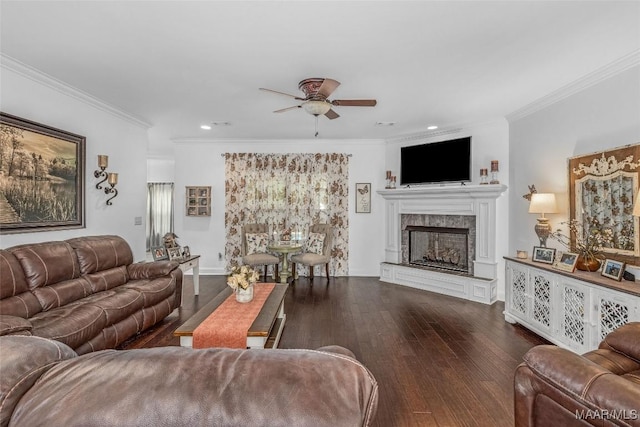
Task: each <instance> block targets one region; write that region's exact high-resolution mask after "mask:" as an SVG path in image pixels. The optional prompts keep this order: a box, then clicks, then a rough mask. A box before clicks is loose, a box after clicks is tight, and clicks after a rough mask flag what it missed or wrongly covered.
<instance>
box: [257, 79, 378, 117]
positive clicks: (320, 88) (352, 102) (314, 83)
mask: <svg viewBox="0 0 640 427" xmlns="http://www.w3.org/2000/svg"><path fill="white" fill-rule="evenodd" d="M338 86H340V82H339V81H336V80H333V79H322V78H310V79H304V80H302V81H301V82H300V83H298V89H300V90H301V91H302V92H303V93H304V94H305V97H304V98H302V97H299V96H295V95H290V94H288V93H284V92H280V91H277V90H273V89H265V88H263V87H261V88H260V90H264V91H266V92H273V93H277V94H280V95H285V96H288V97H291V98H293V99H296V100H298V101H302V102H301V103H300V105H295V106H293V107H288V108H283V109H281V110H276V111H274V113H282V112H285V111H289V110H293V109H296V108H302V109H304V110H305V111H306V112H307V113H309V114H311V115H313V116H316V118H317V117H318V116H320V115H325V116H326V117H327V118H329V119H331V120H333V119H337V118H338V117H340V115H339V114H338V113H336V112H335V111H333V109H332V108H331V107H333V106H336V107H337V106H341V107H374V106H375V105H376V103H377V102H376V100H375V99H334V100H333V101H331V100H329V99H327V98H328V97H329V96H330V95H331V94H332V93H333V91H334V90H336V88H337V87H338Z"/></svg>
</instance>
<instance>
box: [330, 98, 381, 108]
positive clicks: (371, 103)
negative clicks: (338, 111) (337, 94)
mask: <svg viewBox="0 0 640 427" xmlns="http://www.w3.org/2000/svg"><path fill="white" fill-rule="evenodd" d="M377 103H378V102H377V101H376V100H375V99H334V100H333V101H331V104H332V105H340V106H343V107H375V106H376V104H377Z"/></svg>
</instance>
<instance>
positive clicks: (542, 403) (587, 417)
mask: <svg viewBox="0 0 640 427" xmlns="http://www.w3.org/2000/svg"><path fill="white" fill-rule="evenodd" d="M514 381H515V396H514V397H515V425H516V426H540V427H552V426H588V425H597V426H619V425H623V426H640V322H634V323H628V324H626V325H624V326H621V327H620V328H618V329H616V330H615V331H613V332H611V333H610V334H608V335H607V336H606V337H605V339H604V340H603V341H602V343H600V346H599V348H598V349H597V350H594V351H590V352H588V353H585V354H584V355H578V354H575V353H573V352H571V351H569V350H565V349H562V348H559V347H556V346H552V345H542V346H536V347H534V348H532V349H531V350H529V352H528V353H527V354H525V356H524V363H522V364H521V365H520V366H518V368H517V369H516V373H515V379H514Z"/></svg>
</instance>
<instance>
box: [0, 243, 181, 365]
mask: <svg viewBox="0 0 640 427" xmlns="http://www.w3.org/2000/svg"><path fill="white" fill-rule="evenodd" d="M181 295H182V271H181V270H180V269H179V268H178V263H177V262H175V261H162V262H153V263H147V262H142V263H135V264H134V263H133V254H132V252H131V248H130V247H129V244H128V243H127V242H126V241H125V240H124V239H122V238H121V237H118V236H87V237H79V238H74V239H69V240H66V241H56V242H44V243H35V244H28V245H20V246H14V247H11V248H8V249H2V250H0V335H13V334H20V335H36V336H40V337H45V338H51V339H55V340H58V341H60V342H63V343H65V344H67V345H68V346H69V347H71V348H72V349H74V350H75V352H76V353H78V354H84V353H88V352H91V351H96V350H102V349H106V348H115V347H116V346H118V345H119V344H121V343H122V342H124V341H125V340H127V339H128V338H130V337H132V336H134V335H135V334H137V333H139V332H141V331H143V330H145V329H148V328H149V327H151V326H152V325H154V324H156V323H157V322H159V321H161V320H162V319H164V318H165V317H166V316H168V315H169V314H170V313H171V312H172V311H173V310H174V309H175V308H177V307H179V306H180V303H181Z"/></svg>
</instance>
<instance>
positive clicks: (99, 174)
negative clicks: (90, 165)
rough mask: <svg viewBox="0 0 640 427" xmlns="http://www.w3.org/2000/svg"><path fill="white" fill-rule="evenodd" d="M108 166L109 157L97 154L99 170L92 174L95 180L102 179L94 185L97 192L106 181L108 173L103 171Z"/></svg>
mask: <svg viewBox="0 0 640 427" xmlns="http://www.w3.org/2000/svg"><path fill="white" fill-rule="evenodd" d="M107 166H109V156H105V155H104V154H98V167H99V168H100V170H96V171H94V172H93V176H95V177H96V178H102V180H101V181H98V183H97V184H96V188H97V189H98V190H102V183H103V182H105V181H106V180H107V176H108V173H107V172H106V171H105V169H106V168H107Z"/></svg>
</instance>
